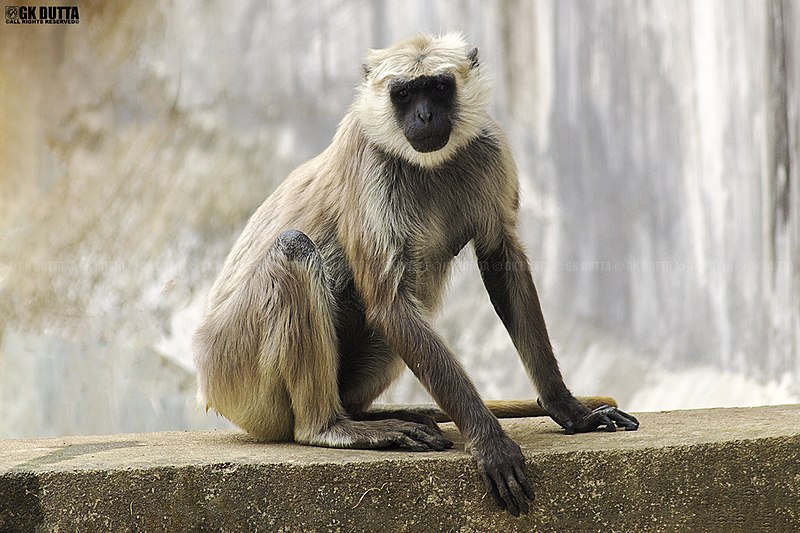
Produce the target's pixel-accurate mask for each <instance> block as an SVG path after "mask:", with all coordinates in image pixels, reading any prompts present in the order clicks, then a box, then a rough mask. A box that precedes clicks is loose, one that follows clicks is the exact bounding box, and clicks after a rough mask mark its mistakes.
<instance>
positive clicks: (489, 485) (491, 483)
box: [479, 468, 506, 509]
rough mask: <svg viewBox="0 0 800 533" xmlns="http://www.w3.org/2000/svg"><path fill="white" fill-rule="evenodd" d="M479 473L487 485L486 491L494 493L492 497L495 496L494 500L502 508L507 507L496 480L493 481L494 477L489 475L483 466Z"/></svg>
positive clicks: (485, 485)
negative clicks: (495, 482)
mask: <svg viewBox="0 0 800 533" xmlns="http://www.w3.org/2000/svg"><path fill="white" fill-rule="evenodd" d="M479 473H480V475H481V479H482V480H483V486H484V487H486V492H488V493H489V494H491V495H492V498H494V501H496V502H497V505H499V506H500V509H505V508H506V502H504V501H503V498H501V497H500V493H499V492H497V486H496V485H495V484H494V481H492V478H491V477H489V473H488V472H487V471H486V470H484V469H482V468H481V469H480V470H479Z"/></svg>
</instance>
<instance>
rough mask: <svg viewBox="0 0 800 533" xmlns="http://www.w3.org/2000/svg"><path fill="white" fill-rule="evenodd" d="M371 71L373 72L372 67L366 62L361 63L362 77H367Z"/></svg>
mask: <svg viewBox="0 0 800 533" xmlns="http://www.w3.org/2000/svg"><path fill="white" fill-rule="evenodd" d="M370 73H372V67H371V66H369V65H367V64H366V63H361V77H362V78H364V79H367V77H368V76H369V75H370Z"/></svg>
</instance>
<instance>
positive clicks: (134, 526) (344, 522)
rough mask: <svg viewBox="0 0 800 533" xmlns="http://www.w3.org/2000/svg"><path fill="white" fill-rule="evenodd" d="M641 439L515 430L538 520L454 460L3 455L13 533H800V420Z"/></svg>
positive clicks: (749, 416) (187, 447)
mask: <svg viewBox="0 0 800 533" xmlns="http://www.w3.org/2000/svg"><path fill="white" fill-rule="evenodd" d="M640 421H641V422H642V426H641V428H640V429H639V430H638V431H636V432H620V433H614V434H609V433H606V432H596V433H590V434H582V435H572V436H566V435H563V434H562V432H561V431H559V430H558V428H557V426H556V425H555V424H554V423H553V422H551V421H545V420H541V419H539V420H533V419H528V420H513V421H505V422H504V426H505V428H506V430H507V431H508V432H509V434H510V436H511V437H512V438H514V439H515V440H516V441H517V442H519V444H520V446H521V447H522V450H523V453H524V454H525V457H526V460H527V463H528V466H527V474H528V476H529V477H530V478H534V477H535V481H534V482H533V489H534V491H535V494H536V499H535V500H534V502H533V503H532V504H531V509H530V513H529V514H527V515H524V516H522V517H520V518H513V517H511V516H510V515H509V514H507V513H505V512H503V511H500V510H499V509H498V508H497V506H496V504H495V503H494V502H493V500H492V499H491V496H489V495H486V494H484V490H483V487H482V485H481V482H480V479H479V476H478V474H477V470H476V468H475V464H474V461H473V460H472V458H471V457H470V456H469V455H468V454H467V453H465V452H464V450H463V444H462V443H461V442H460V441H459V440H458V436H457V434H456V432H455V431H454V428H453V426H452V425H451V424H446V425H444V429H445V431H446V432H447V434H448V436H451V437H453V438H454V439H455V440H456V446H455V448H454V449H453V450H449V451H446V452H430V453H413V452H397V451H365V450H330V449H321V448H312V447H308V446H296V445H288V444H258V443H255V442H253V441H251V440H249V439H248V438H247V437H245V436H244V435H243V434H242V433H240V432H236V431H215V432H175V433H149V434H128V435H111V436H107V437H72V438H59V439H41V440H28V441H0V494H2V495H3V497H2V498H0V530H3V531H7V530H11V531H15V530H18V531H74V530H78V531H115V532H116V531H119V532H123V531H148V532H150V531H270V532H272V531H283V532H289V531H398V532H405V531H407V532H418V531H419V532H427V531H431V532H444V531H459V532H464V533H466V532H473V531H475V532H478V531H480V532H484V531H504V532H505V531H507V532H514V531H526V532H527V531H559V532H560V531H648V532H649V531H703V532H715V531H723V532H731V531H797V530H798V528H800V407H798V406H783V407H764V408H755V409H717V410H707V411H676V412H672V413H646V414H643V415H641V416H640Z"/></svg>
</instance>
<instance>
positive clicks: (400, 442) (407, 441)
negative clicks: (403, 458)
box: [391, 432, 431, 452]
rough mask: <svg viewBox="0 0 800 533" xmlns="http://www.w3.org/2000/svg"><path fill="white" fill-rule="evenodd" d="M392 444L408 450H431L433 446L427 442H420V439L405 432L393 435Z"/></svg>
mask: <svg viewBox="0 0 800 533" xmlns="http://www.w3.org/2000/svg"><path fill="white" fill-rule="evenodd" d="M391 441H392V444H393V445H394V446H397V447H398V448H401V449H403V450H408V451H410V452H429V451H431V448H430V447H429V446H428V445H427V444H425V443H424V442H420V441H418V440H414V439H412V438H411V437H409V436H408V435H405V434H403V433H400V432H398V433H395V434H393V436H392V437H391Z"/></svg>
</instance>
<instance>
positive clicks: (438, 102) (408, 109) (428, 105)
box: [389, 74, 456, 153]
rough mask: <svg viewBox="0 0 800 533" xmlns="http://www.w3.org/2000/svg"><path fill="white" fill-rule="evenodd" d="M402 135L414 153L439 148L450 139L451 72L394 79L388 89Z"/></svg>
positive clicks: (453, 96) (452, 102) (452, 100)
mask: <svg viewBox="0 0 800 533" xmlns="http://www.w3.org/2000/svg"><path fill="white" fill-rule="evenodd" d="M389 94H390V96H391V99H392V104H393V105H394V109H395V115H396V116H397V121H398V122H399V123H400V127H401V128H403V134H405V136H406V139H408V142H409V143H410V144H411V147H412V148H414V150H416V151H417V152H423V153H426V152H435V151H436V150H441V149H442V148H444V147H445V146H446V145H447V141H449V140H450V131H451V130H452V129H453V123H452V121H451V120H450V117H451V116H452V114H453V112H454V111H455V105H456V104H455V96H456V80H455V78H454V77H453V76H452V75H451V74H441V75H439V76H420V77H419V78H414V79H411V80H397V81H395V82H393V83H392V85H391V86H390V88H389Z"/></svg>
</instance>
